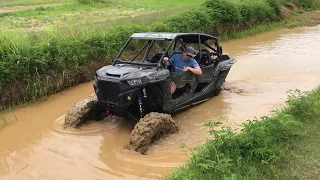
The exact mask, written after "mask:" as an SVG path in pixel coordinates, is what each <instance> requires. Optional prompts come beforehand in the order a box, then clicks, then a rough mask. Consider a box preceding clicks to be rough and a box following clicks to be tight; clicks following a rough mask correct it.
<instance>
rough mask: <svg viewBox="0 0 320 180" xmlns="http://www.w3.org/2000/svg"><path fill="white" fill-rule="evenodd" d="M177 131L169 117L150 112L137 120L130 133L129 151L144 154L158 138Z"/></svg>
mask: <svg viewBox="0 0 320 180" xmlns="http://www.w3.org/2000/svg"><path fill="white" fill-rule="evenodd" d="M177 131H178V126H177V125H176V124H175V122H174V121H173V119H172V117H171V115H169V114H163V113H157V112H151V113H149V114H147V115H145V116H144V117H143V118H141V119H140V120H139V122H138V123H137V124H136V125H135V127H134V129H133V130H132V132H131V139H130V145H129V146H130V149H133V150H135V151H137V152H140V153H141V154H146V152H147V150H148V148H149V146H151V144H152V143H154V141H156V140H158V139H159V138H160V137H163V136H166V135H169V134H173V133H175V132H177Z"/></svg>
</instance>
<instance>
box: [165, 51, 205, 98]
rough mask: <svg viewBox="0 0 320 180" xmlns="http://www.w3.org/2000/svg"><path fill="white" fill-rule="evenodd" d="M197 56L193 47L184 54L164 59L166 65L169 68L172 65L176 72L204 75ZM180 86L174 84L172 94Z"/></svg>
mask: <svg viewBox="0 0 320 180" xmlns="http://www.w3.org/2000/svg"><path fill="white" fill-rule="evenodd" d="M195 56H196V51H195V49H194V48H193V47H191V46H188V47H187V48H186V49H185V50H184V52H183V53H182V54H174V55H173V56H171V58H170V59H169V58H168V57H164V58H163V60H164V65H165V66H169V64H171V65H172V66H174V68H175V72H177V73H181V72H184V71H191V72H192V73H194V74H195V75H199V76H200V75H202V70H201V68H200V66H199V64H198V62H197V61H196V60H195V59H194V57H195ZM178 86H179V84H177V83H175V82H173V83H172V84H171V89H170V90H171V94H173V93H174V92H175V91H176V89H177V87H178Z"/></svg>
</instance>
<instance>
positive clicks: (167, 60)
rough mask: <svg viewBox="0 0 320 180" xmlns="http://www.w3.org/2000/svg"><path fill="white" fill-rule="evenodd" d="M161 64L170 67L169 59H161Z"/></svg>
mask: <svg viewBox="0 0 320 180" xmlns="http://www.w3.org/2000/svg"><path fill="white" fill-rule="evenodd" d="M163 64H164V65H165V66H166V67H167V66H169V65H170V62H169V58H168V57H163Z"/></svg>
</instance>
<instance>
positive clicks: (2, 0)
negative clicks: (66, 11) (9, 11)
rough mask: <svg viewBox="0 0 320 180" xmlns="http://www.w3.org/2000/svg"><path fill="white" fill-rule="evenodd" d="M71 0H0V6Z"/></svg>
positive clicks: (66, 0)
mask: <svg viewBox="0 0 320 180" xmlns="http://www.w3.org/2000/svg"><path fill="white" fill-rule="evenodd" d="M68 2H73V0H23V1H22V0H0V8H1V7H14V6H31V5H45V4H56V3H68Z"/></svg>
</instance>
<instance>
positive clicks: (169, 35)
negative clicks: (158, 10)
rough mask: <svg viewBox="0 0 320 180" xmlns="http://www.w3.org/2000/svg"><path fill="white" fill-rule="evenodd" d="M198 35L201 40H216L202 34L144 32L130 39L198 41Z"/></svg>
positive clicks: (135, 34)
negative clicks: (177, 38) (181, 38)
mask: <svg viewBox="0 0 320 180" xmlns="http://www.w3.org/2000/svg"><path fill="white" fill-rule="evenodd" d="M198 35H201V39H205V40H207V39H217V38H216V37H214V36H211V35H208V34H202V33H170V32H144V33H134V34H132V36H131V37H132V38H135V39H168V40H172V39H174V38H176V37H177V36H182V37H185V38H186V39H189V38H191V39H194V38H196V39H198Z"/></svg>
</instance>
